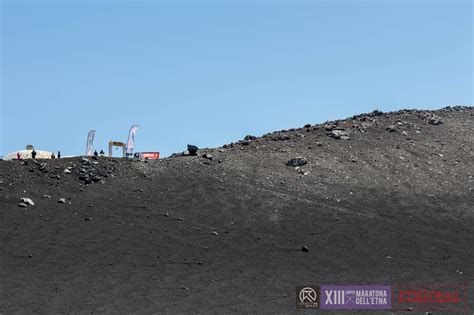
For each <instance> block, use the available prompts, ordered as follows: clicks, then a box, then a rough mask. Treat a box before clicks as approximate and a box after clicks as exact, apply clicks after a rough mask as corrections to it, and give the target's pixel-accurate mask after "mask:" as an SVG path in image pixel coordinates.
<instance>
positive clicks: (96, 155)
mask: <svg viewBox="0 0 474 315" xmlns="http://www.w3.org/2000/svg"><path fill="white" fill-rule="evenodd" d="M99 155H100V156H105V152H104V150H100V153H97V150H94V156H95V157H98V156H99Z"/></svg>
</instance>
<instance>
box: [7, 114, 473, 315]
mask: <svg viewBox="0 0 474 315" xmlns="http://www.w3.org/2000/svg"><path fill="white" fill-rule="evenodd" d="M473 114H474V110H473V108H472V107H455V108H446V109H442V110H437V111H432V112H430V111H416V110H403V111H399V112H393V113H387V114H383V113H380V112H373V113H370V114H363V115H359V116H355V117H352V118H349V119H346V120H341V121H334V122H328V123H327V124H323V125H307V126H305V128H300V129H294V130H288V131H280V132H274V133H271V134H267V135H264V136H263V137H258V138H253V137H248V138H247V139H248V140H242V141H239V142H237V143H234V144H230V145H225V146H224V147H222V148H216V149H204V150H200V151H199V155H198V156H188V157H175V158H167V159H162V160H158V161H149V162H148V161H147V162H148V163H145V161H125V160H119V159H108V158H100V159H98V160H90V161H87V162H86V161H82V159H81V158H73V159H56V160H48V161H37V162H36V163H35V162H34V161H31V160H29V161H25V162H21V161H0V252H1V257H0V279H1V281H0V312H3V313H9V312H41V313H45V314H46V313H58V312H89V313H90V312H94V313H96V312H109V313H130V312H146V313H151V312H170V313H177V312H179V313H182V312H190V311H196V312H202V313H206V312H219V313H229V312H234V313H235V312H239V313H240V312H251V313H256V312H259V313H260V312H268V313H270V312H277V313H288V312H295V311H296V308H295V286H297V285H304V284H310V283H313V284H392V283H396V282H412V281H413V282H464V283H469V282H470V283H471V287H470V288H471V292H473V290H472V289H473V286H472V281H473V279H474V252H473V244H474V234H473V232H474V227H473V226H474V209H473V204H474V194H473V186H474V185H473V181H474V180H473V175H474V158H473V142H474V141H473V140H474V118H473ZM438 118H439V119H440V120H438ZM440 122H442V123H440ZM331 133H332V135H333V137H331ZM345 134H347V136H348V137H349V138H350V139H345V138H346V136H345ZM340 136H342V139H337V138H338V137H340ZM334 137H335V138H334ZM204 153H207V154H211V155H212V159H208V158H204V157H202V154H204ZM299 156H301V157H304V158H306V159H307V161H308V163H307V164H306V165H303V166H301V167H300V168H299V169H298V168H295V167H292V166H287V165H286V163H287V162H288V160H289V159H291V158H295V157H299ZM43 162H44V163H47V165H44V164H43V165H41V164H40V163H43ZM67 167H69V171H70V174H66V173H65V169H66V168H67ZM89 180H90V181H92V183H91V184H86V183H87V182H88V181H89ZM94 181H95V182H94ZM45 195H47V196H45ZM48 196H49V197H50V198H48ZM22 197H28V198H31V199H32V200H33V201H34V203H35V205H34V206H28V207H25V208H22V207H19V206H18V204H19V203H20V199H21V198H22ZM60 198H65V203H59V202H58V200H59V199H60ZM302 246H307V247H308V249H309V252H303V251H302V250H301V248H302ZM470 300H471V304H472V301H473V298H472V296H471V297H470Z"/></svg>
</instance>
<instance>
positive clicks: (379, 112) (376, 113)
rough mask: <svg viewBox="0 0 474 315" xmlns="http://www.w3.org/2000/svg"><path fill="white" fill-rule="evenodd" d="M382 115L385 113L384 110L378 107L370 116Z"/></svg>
mask: <svg viewBox="0 0 474 315" xmlns="http://www.w3.org/2000/svg"><path fill="white" fill-rule="evenodd" d="M382 115H383V112H382V111H380V110H378V109H376V110H374V111H373V112H371V113H370V114H369V116H370V117H376V116H382Z"/></svg>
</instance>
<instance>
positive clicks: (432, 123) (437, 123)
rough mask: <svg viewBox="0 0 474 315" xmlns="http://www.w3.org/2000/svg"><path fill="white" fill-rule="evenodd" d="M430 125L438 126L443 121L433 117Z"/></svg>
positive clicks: (430, 119) (429, 121) (429, 119)
mask: <svg viewBox="0 0 474 315" xmlns="http://www.w3.org/2000/svg"><path fill="white" fill-rule="evenodd" d="M428 123H429V124H430V125H435V126H437V125H441V124H442V123H443V121H442V120H441V118H440V117H438V116H435V115H433V116H431V117H430V118H428Z"/></svg>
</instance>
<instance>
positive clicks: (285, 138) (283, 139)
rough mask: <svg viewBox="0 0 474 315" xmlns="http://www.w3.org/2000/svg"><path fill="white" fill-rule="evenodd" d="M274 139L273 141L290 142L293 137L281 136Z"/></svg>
mask: <svg viewBox="0 0 474 315" xmlns="http://www.w3.org/2000/svg"><path fill="white" fill-rule="evenodd" d="M272 139H273V141H285V140H290V139H291V137H290V136H289V135H285V134H279V135H277V136H275V137H273V138H272Z"/></svg>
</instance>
